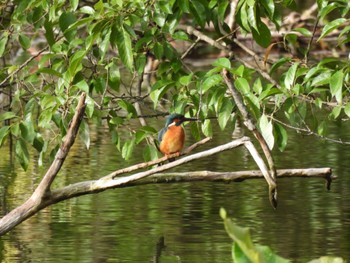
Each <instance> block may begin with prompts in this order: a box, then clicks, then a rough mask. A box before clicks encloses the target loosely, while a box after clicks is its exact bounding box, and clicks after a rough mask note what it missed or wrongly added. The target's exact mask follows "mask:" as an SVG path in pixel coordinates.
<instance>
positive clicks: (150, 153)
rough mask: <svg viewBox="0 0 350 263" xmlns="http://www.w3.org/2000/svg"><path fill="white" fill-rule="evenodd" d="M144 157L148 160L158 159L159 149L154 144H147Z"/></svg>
mask: <svg viewBox="0 0 350 263" xmlns="http://www.w3.org/2000/svg"><path fill="white" fill-rule="evenodd" d="M143 159H144V160H145V161H146V162H148V161H152V160H156V159H158V149H157V148H156V147H155V146H154V145H146V146H145V148H144V150H143Z"/></svg>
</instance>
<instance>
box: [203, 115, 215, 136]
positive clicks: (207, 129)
mask: <svg viewBox="0 0 350 263" xmlns="http://www.w3.org/2000/svg"><path fill="white" fill-rule="evenodd" d="M202 132H203V134H204V135H205V136H207V137H212V136H213V128H212V124H211V121H210V120H209V119H206V120H205V121H204V123H203V124H202Z"/></svg>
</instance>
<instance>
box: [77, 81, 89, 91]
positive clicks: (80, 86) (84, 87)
mask: <svg viewBox="0 0 350 263" xmlns="http://www.w3.org/2000/svg"><path fill="white" fill-rule="evenodd" d="M74 86H75V87H77V88H78V89H80V90H81V91H83V92H85V93H89V85H88V84H87V83H86V81H85V80H81V81H79V82H78V83H76V84H74Z"/></svg>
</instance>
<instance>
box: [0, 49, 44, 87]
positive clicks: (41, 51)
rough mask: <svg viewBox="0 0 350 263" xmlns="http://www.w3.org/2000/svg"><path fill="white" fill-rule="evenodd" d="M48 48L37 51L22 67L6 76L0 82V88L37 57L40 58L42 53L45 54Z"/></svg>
mask: <svg viewBox="0 0 350 263" xmlns="http://www.w3.org/2000/svg"><path fill="white" fill-rule="evenodd" d="M48 48H49V46H46V47H44V48H43V49H41V50H39V51H38V53H36V54H35V55H33V56H31V57H30V58H28V59H27V60H26V61H25V62H24V63H23V64H22V65H20V66H19V67H18V68H17V69H16V70H15V71H13V72H11V74H9V75H7V77H6V78H5V79H4V80H3V81H1V83H0V87H3V85H4V84H5V83H6V82H7V81H8V80H9V79H10V78H12V77H13V76H14V75H16V74H17V73H18V72H20V71H21V70H22V69H23V68H24V67H25V66H27V65H28V64H29V63H30V62H31V61H33V60H34V59H35V58H37V57H38V56H40V55H41V54H42V53H43V52H45V51H46V50H47V49H48Z"/></svg>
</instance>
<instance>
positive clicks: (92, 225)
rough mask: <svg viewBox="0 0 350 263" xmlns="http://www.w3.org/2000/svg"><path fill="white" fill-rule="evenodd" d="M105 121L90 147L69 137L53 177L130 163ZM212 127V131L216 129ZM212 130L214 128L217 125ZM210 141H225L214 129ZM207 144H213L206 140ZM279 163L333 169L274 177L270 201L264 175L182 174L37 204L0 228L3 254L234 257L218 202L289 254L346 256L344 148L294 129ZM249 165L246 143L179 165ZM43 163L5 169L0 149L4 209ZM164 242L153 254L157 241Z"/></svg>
mask: <svg viewBox="0 0 350 263" xmlns="http://www.w3.org/2000/svg"><path fill="white" fill-rule="evenodd" d="M348 126H349V125H347V126H346V127H345V126H344V125H343V126H342V127H334V132H333V134H334V138H338V137H342V138H343V139H345V140H346V139H348V140H350V136H349V134H350V133H349V129H350V127H348ZM106 132H107V131H104V130H102V129H101V130H99V131H98V132H97V133H95V134H94V138H93V140H92V145H91V149H90V151H89V152H88V153H87V152H86V151H84V150H83V146H82V145H79V144H77V145H75V146H74V149H73V150H72V152H71V153H70V155H69V158H68V159H67V161H66V163H65V166H64V169H63V171H62V172H61V173H60V175H59V177H58V178H57V179H58V180H57V182H56V184H55V186H56V187H59V186H63V185H67V184H69V183H72V182H77V181H82V180H87V179H96V178H99V177H101V176H103V175H106V174H107V173H109V172H110V171H113V170H115V169H117V168H120V167H125V166H127V165H128V164H129V163H134V162H136V161H138V160H140V158H139V157H135V159H133V160H131V161H130V162H129V163H126V162H124V161H120V160H121V159H120V157H119V153H118V152H117V151H116V150H115V148H114V146H112V145H110V141H109V139H108V136H105V133H106ZM218 134H219V131H218ZM218 134H217V135H218ZM220 135H221V136H220V138H221V139H220V138H219V136H216V137H215V139H214V140H213V141H212V142H211V145H217V144H220V143H224V142H225V141H227V140H225V138H230V134H228V133H225V134H222V133H220ZM206 147H210V145H208V146H206ZM275 159H276V160H275V161H276V164H277V166H278V167H279V168H307V167H332V168H333V169H334V174H335V175H336V176H338V179H337V180H336V181H334V182H333V185H332V189H331V191H330V192H327V190H326V189H325V187H324V181H323V180H322V179H317V178H315V179H301V178H291V179H280V180H279V206H278V209H277V210H273V209H272V208H271V206H270V204H269V201H268V197H267V185H266V183H265V182H264V181H263V180H247V181H245V182H241V183H231V184H223V183H205V182H203V183H182V184H163V185H146V186H140V187H132V188H125V189H115V190H111V191H107V192H104V193H100V194H97V195H90V196H83V197H80V198H76V199H72V200H69V201H65V202H62V203H60V204H57V205H54V206H52V207H50V208H47V209H45V210H43V211H41V212H40V213H39V214H37V215H36V216H34V217H33V218H31V219H30V220H28V221H26V222H24V223H23V224H21V225H20V226H18V227H17V228H16V229H15V230H14V231H12V232H10V233H9V234H7V235H6V236H4V237H2V238H1V241H0V258H1V259H2V262H232V260H231V240H230V238H229V237H228V236H227V234H226V232H225V230H224V226H223V224H222V221H221V219H220V216H219V209H220V207H224V208H225V209H226V210H227V211H228V213H229V214H230V215H231V216H232V217H234V218H235V220H236V221H237V222H238V223H239V224H240V225H242V226H248V227H250V228H251V229H252V235H253V239H254V241H255V242H258V243H260V244H264V245H269V246H270V247H272V248H273V249H274V250H275V251H276V252H277V253H278V254H280V255H281V256H284V257H286V258H289V259H292V260H293V262H307V261H309V260H311V259H313V258H317V257H320V256H323V255H337V256H341V257H343V258H345V259H350V175H349V171H350V162H349V160H350V148H349V146H343V145H338V144H334V143H329V142H324V141H320V140H316V139H315V138H314V137H302V136H298V135H296V134H291V136H290V141H289V145H288V147H287V149H286V151H285V152H283V153H280V152H277V151H276V152H275ZM205 169H210V170H220V171H225V170H226V171H227V170H234V171H236V170H244V169H256V167H255V165H254V164H253V162H252V160H251V158H250V157H249V155H248V154H247V152H246V151H245V150H244V149H236V150H234V151H231V152H225V153H222V154H220V155H217V156H215V157H211V158H210V159H207V160H201V161H197V162H195V163H191V164H188V165H185V166H183V167H181V169H178V170H182V171H187V170H205ZM44 172H45V171H43V170H41V169H38V168H37V167H34V166H31V167H30V169H29V170H28V172H27V173H24V172H23V171H21V170H20V169H19V168H17V169H14V170H13V169H11V166H10V164H9V158H8V155H7V152H6V149H1V160H0V180H1V188H0V197H1V201H2V208H3V210H6V209H9V208H13V207H15V206H16V205H18V204H20V203H21V202H22V201H23V200H25V199H26V198H27V197H28V196H29V195H30V192H31V191H33V189H34V188H35V186H36V185H37V183H38V181H39V179H40V175H42V174H43V173H44ZM162 237H163V238H164V243H165V247H164V248H163V249H162V253H161V255H160V257H159V258H158V259H159V261H156V259H157V243H158V242H159V240H160V239H161V238H162Z"/></svg>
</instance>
